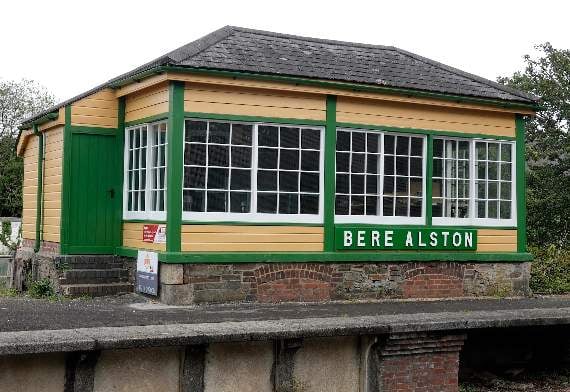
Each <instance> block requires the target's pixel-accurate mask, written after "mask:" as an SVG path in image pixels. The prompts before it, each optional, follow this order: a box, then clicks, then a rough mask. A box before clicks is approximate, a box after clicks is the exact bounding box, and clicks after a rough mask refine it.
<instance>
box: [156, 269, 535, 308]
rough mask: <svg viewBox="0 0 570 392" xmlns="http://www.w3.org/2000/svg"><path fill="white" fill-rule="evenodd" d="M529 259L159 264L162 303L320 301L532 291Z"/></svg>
mask: <svg viewBox="0 0 570 392" xmlns="http://www.w3.org/2000/svg"><path fill="white" fill-rule="evenodd" d="M529 279H530V263H481V264H477V263H453V262H431V263H419V262H414V263H397V264H396V263H382V264H373V263H369V264H362V263H359V264H357V263H346V264H316V263H313V264H310V263H289V264H285V263H271V264H262V263H251V264H247V263H245V264H161V265H160V280H161V287H160V292H161V293H160V296H161V301H162V302H165V303H169V304H191V303H213V302H319V301H330V300H354V299H382V298H450V297H475V296H519V295H529V294H530V290H529Z"/></svg>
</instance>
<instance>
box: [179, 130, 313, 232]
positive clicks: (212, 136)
mask: <svg viewBox="0 0 570 392" xmlns="http://www.w3.org/2000/svg"><path fill="white" fill-rule="evenodd" d="M322 143H323V138H322V128H309V127H296V126H289V125H275V124H257V123H242V122H226V121H204V120H186V130H185V148H184V186H183V188H184V189H183V218H184V219H187V220H211V221H224V220H241V221H252V222H263V221H268V222H276V221H302V222H314V223H320V222H322V197H321V196H320V194H321V190H322V189H323V178H322V177H323V176H322V175H321V172H322V165H323V157H322V154H321V149H322Z"/></svg>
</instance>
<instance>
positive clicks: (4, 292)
mask: <svg viewBox="0 0 570 392" xmlns="http://www.w3.org/2000/svg"><path fill="white" fill-rule="evenodd" d="M17 296H18V290H16V289H8V288H6V287H2V286H0V298H2V297H3V298H13V297H17Z"/></svg>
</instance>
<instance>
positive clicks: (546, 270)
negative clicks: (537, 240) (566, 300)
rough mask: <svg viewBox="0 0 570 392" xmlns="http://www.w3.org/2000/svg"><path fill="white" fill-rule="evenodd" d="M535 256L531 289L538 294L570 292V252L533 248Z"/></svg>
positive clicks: (549, 247)
mask: <svg viewBox="0 0 570 392" xmlns="http://www.w3.org/2000/svg"><path fill="white" fill-rule="evenodd" d="M530 251H531V252H532V254H533V255H534V262H533V263H532V274H531V277H530V288H531V289H532V291H533V292H534V293H536V294H564V293H568V292H570V250H563V249H559V248H557V247H556V246H555V245H550V246H548V247H540V248H538V247H531V248H530Z"/></svg>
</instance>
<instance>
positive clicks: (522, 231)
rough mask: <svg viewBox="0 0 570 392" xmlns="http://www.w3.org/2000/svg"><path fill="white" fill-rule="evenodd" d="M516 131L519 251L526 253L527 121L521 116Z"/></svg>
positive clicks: (517, 118)
mask: <svg viewBox="0 0 570 392" xmlns="http://www.w3.org/2000/svg"><path fill="white" fill-rule="evenodd" d="M515 129H516V146H515V148H516V181H517V185H516V188H517V251H518V252H519V253H524V252H526V172H525V170H526V160H525V119H524V117H523V116H522V115H521V114H517V115H516V117H515Z"/></svg>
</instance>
